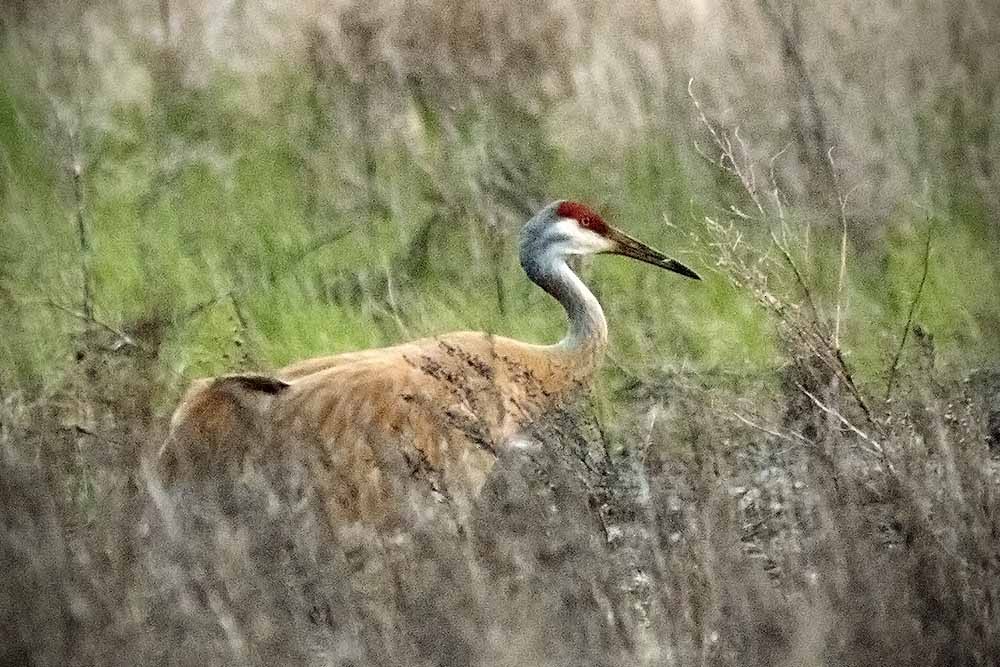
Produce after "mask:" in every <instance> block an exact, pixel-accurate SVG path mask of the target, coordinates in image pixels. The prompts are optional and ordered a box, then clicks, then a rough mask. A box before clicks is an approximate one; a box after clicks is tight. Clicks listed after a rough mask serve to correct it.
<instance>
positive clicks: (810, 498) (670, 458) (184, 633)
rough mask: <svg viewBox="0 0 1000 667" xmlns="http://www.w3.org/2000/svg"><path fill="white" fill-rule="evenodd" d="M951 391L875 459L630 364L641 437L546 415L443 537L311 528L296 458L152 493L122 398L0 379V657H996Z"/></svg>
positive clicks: (889, 429)
mask: <svg viewBox="0 0 1000 667" xmlns="http://www.w3.org/2000/svg"><path fill="white" fill-rule="evenodd" d="M101 354H102V355H103V359H104V362H105V363H104V364H101V365H100V367H102V368H105V369H108V368H115V369H116V370H117V372H118V373H119V374H118V375H116V376H114V377H110V374H111V372H110V371H106V373H107V375H106V376H102V375H101V374H98V375H96V376H93V375H92V376H91V383H92V384H91V385H90V386H91V387H92V388H95V389H96V387H98V386H100V387H103V388H104V389H106V390H108V391H113V390H114V385H119V384H120V383H121V382H122V379H123V378H127V377H133V374H134V377H133V379H137V378H138V377H139V376H140V374H141V373H142V363H141V359H139V358H135V357H133V358H130V359H128V360H125V361H122V360H121V359H120V358H119V359H118V362H119V363H120V367H115V366H113V365H112V364H111V363H110V361H111V360H114V359H115V358H116V356H117V355H120V354H121V353H120V352H104V353H101ZM109 377H110V379H107V378H109ZM901 377H903V378H904V379H905V378H907V377H909V376H906V375H903V376H901ZM102 381H107V382H114V385H101V384H100V383H101V382H102ZM95 383H96V384H95ZM908 386H910V387H912V386H913V385H908ZM970 387H971V385H970V386H968V387H966V388H965V389H964V390H963V388H962V387H957V386H954V387H945V386H934V387H933V388H932V389H928V390H927V391H926V392H924V393H923V394H921V393H920V392H913V393H911V394H910V395H911V396H913V398H912V399H910V400H908V401H905V402H902V401H901V402H899V403H898V404H897V405H895V406H894V407H893V408H892V411H891V413H889V414H887V416H886V420H885V422H884V425H885V428H884V431H883V433H882V435H881V436H880V437H881V439H880V440H879V445H880V447H881V449H882V454H881V455H879V456H873V455H872V453H871V452H869V451H868V450H867V449H866V447H865V445H866V444H867V443H865V442H864V441H863V440H861V439H860V437H859V436H858V434H857V433H855V432H854V431H852V430H851V429H849V428H847V427H845V426H844V424H843V423H841V421H840V420H838V419H831V418H827V419H820V420H818V421H817V422H816V424H815V425H814V431H813V435H812V437H811V438H810V439H808V440H806V439H805V438H804V437H803V438H802V439H799V440H797V439H796V438H795V437H794V436H791V435H789V434H790V433H797V432H799V431H796V430H795V429H794V428H793V427H792V426H787V425H786V426H783V425H781V424H780V423H777V422H778V420H779V419H780V416H781V413H782V411H783V409H784V403H785V402H786V401H788V400H789V397H787V396H782V395H777V394H775V395H772V396H771V398H770V399H767V397H766V396H765V392H763V391H761V390H758V391H757V393H756V398H755V400H754V401H753V402H752V404H748V403H747V402H746V401H740V400H737V399H736V398H735V397H734V396H733V393H732V389H725V388H723V387H722V386H721V385H719V384H718V383H715V382H711V381H708V380H705V379H698V378H691V377H679V378H674V379H673V380H672V381H666V380H661V381H652V380H650V381H648V382H646V383H644V384H643V385H642V387H641V395H639V394H638V393H637V394H636V395H634V396H633V404H634V405H636V406H639V405H647V406H649V405H659V406H661V408H665V412H663V413H662V416H663V418H661V419H654V420H651V421H649V422H648V425H649V428H648V429H644V433H642V434H633V433H624V432H623V433H613V432H612V433H608V432H606V430H605V429H604V428H601V427H599V425H595V422H594V421H593V417H591V416H588V415H590V411H589V410H588V409H583V408H581V409H580V410H578V411H575V412H567V413H565V414H559V415H553V416H552V417H551V419H549V420H547V421H545V422H543V423H542V424H539V425H538V428H537V429H536V430H535V441H536V446H526V447H523V448H520V449H516V450H511V451H509V452H506V453H504V454H502V456H501V460H500V462H499V464H498V467H497V470H496V472H495V474H494V476H493V478H492V479H491V481H490V482H489V484H488V485H487V488H486V490H485V491H484V493H483V496H482V498H481V499H480V501H479V502H478V504H477V506H476V507H475V508H474V512H473V519H472V521H471V523H470V524H469V525H468V526H467V527H466V531H465V532H464V533H462V534H461V535H460V536H456V535H455V532H454V530H453V523H452V513H451V512H450V511H449V508H448V507H446V506H445V505H443V504H441V503H440V502H436V501H433V500H430V499H428V497H426V496H423V495H419V494H418V495H410V496H408V497H407V498H406V500H405V501H404V507H403V514H404V515H405V516H406V517H408V519H407V524H406V528H405V529H404V530H402V531H400V532H392V533H386V534H379V533H375V532H372V531H371V530H369V529H367V528H365V527H364V526H361V525H353V526H335V527H331V526H330V525H328V524H327V523H326V521H325V520H324V518H323V517H324V516H325V515H324V514H323V513H322V510H321V508H320V507H319V505H318V503H317V499H316V498H315V497H313V493H312V490H311V487H310V484H309V479H308V476H307V474H306V473H305V471H304V468H302V467H301V465H299V464H298V463H296V462H294V461H287V460H286V461H276V462H272V463H268V464H265V465H261V466H259V467H257V468H255V469H252V470H246V471H244V473H243V474H242V475H241V476H240V477H239V478H236V479H218V480H200V481H198V482H197V483H190V484H180V485H178V486H176V487H173V488H164V486H163V484H162V481H161V480H160V478H159V477H158V476H157V474H156V472H155V466H153V465H151V461H150V460H149V459H148V458H147V457H146V456H145V455H143V454H142V452H143V451H146V445H147V444H148V445H155V444H157V443H156V441H155V438H156V437H157V435H156V434H155V431H153V430H150V426H149V425H148V424H147V423H143V422H142V421H141V417H140V416H136V415H142V414H143V411H142V410H138V411H136V410H135V409H134V407H133V406H131V405H130V404H129V403H127V402H125V401H124V400H122V399H121V398H120V397H119V398H118V399H116V400H113V401H105V402H103V403H101V404H97V403H95V402H93V401H92V398H91V399H87V398H86V397H83V396H82V395H80V394H79V393H78V394H77V396H78V398H79V400H78V401H76V402H70V401H68V400H65V397H63V398H62V399H60V398H59V397H57V396H53V397H50V398H49V399H47V400H44V401H41V402H38V403H34V404H31V405H25V404H22V403H21V402H20V401H19V399H18V397H17V396H8V397H7V398H6V400H5V403H4V415H3V442H2V452H3V454H2V456H3V458H2V461H0V466H2V468H3V470H2V474H0V495H2V497H0V507H2V510H0V512H2V522H0V526H2V530H3V535H2V539H0V545H2V546H0V549H2V551H0V554H2V555H0V560H2V562H3V564H4V566H5V571H6V572H8V574H9V576H7V577H6V578H5V582H4V584H3V586H2V587H0V609H3V616H2V620H0V623H2V625H3V634H4V636H5V637H8V638H10V639H9V640H8V641H7V642H5V644H4V655H3V657H4V659H5V662H8V663H12V662H17V663H22V664H24V663H29V664H39V665H45V664H119V663H121V664H134V663H135V662H136V661H139V662H143V663H152V662H155V663H169V664H274V663H275V662H283V663H289V664H343V665H350V664H354V665H357V664H413V665H424V664H484V665H487V664H488V665H493V664H511V665H514V664H539V665H560V664H562V665H579V664H609V665H611V664H621V665H632V664H640V663H641V664H664V663H666V664H685V665H686V664H712V665H747V664H760V665H774V664H788V665H792V664H838V665H839V664H858V665H864V664H897V665H905V664H913V665H917V664H920V665H927V664H941V665H946V664H947V665H957V664H982V665H986V664H991V663H992V662H994V661H995V660H996V659H997V658H998V657H1000V645H998V644H997V637H1000V620H998V618H997V616H996V613H995V604H996V598H997V595H1000V585H998V584H997V581H1000V578H998V576H997V575H998V572H997V570H998V567H1000V566H998V564H997V563H998V560H997V550H996V531H997V530H998V529H1000V524H998V522H1000V497H998V492H997V488H998V487H997V479H996V472H995V471H996V464H995V463H994V461H993V459H992V458H991V455H990V451H989V449H988V447H987V440H986V427H987V423H986V421H985V419H984V418H983V414H984V412H985V410H984V409H983V406H982V405H981V404H980V403H978V402H977V401H978V396H980V395H981V394H980V392H981V391H982V390H981V389H979V388H970ZM746 390H747V389H746V388H741V389H740V390H739V391H740V392H743V391H746ZM963 391H964V392H965V393H963ZM966 394H968V395H966ZM93 395H97V393H96V392H95V394H92V395H91V397H92V396H93ZM666 396H669V399H666V398H664V397H666ZM82 405H86V406H87V407H88V410H89V413H88V414H90V415H91V417H92V421H91V423H90V425H89V426H84V425H83V424H81V423H80V421H79V415H80V414H81V412H80V406H82ZM623 405H624V404H623ZM748 405H749V409H752V410H753V413H752V414H750V413H749V412H748ZM84 412H87V411H86V410H85V411H84ZM737 415H738V416H739V418H737ZM827 417H829V415H827ZM633 438H635V439H634V440H632V439H633ZM144 439H149V440H151V442H149V443H146V442H144ZM637 443H643V444H644V446H638V444H637ZM622 445H624V446H625V447H624V449H623V448H622Z"/></svg>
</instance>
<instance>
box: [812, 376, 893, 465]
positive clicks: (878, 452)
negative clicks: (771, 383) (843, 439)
mask: <svg viewBox="0 0 1000 667" xmlns="http://www.w3.org/2000/svg"><path fill="white" fill-rule="evenodd" d="M795 386H796V387H798V388H799V391H801V392H802V393H803V394H805V395H806V396H808V397H809V400H811V401H812V402H813V404H814V405H815V406H816V407H817V408H819V409H820V410H822V411H823V412H825V413H826V414H828V415H830V416H831V417H834V418H835V419H837V420H838V421H839V422H840V423H841V424H843V425H844V426H845V427H847V429H848V430H850V431H851V432H852V433H854V434H855V435H857V436H858V437H859V438H861V439H862V440H863V441H864V442H866V443H868V447H864V446H862V447H861V451H863V452H865V453H866V454H870V455H872V456H877V457H879V458H880V459H882V462H883V463H884V464H885V465H886V466H887V469H888V470H889V471H890V472H895V470H894V468H893V467H892V464H891V463H889V461H888V460H887V459H886V455H885V449H884V448H883V447H882V445H881V444H880V443H879V442H878V441H877V440H875V439H874V438H872V437H871V436H870V435H868V434H867V433H865V432H864V431H862V430H861V429H860V428H858V427H857V426H855V425H854V424H853V423H852V422H851V420H849V419H848V418H847V417H845V416H844V415H842V414H841V413H840V412H839V411H838V410H834V409H833V408H831V407H830V406H828V405H826V404H825V403H823V401H821V400H819V399H818V398H816V395H815V394H813V393H811V392H810V391H809V390H808V389H806V388H805V387H803V386H802V385H801V384H800V383H798V382H796V383H795Z"/></svg>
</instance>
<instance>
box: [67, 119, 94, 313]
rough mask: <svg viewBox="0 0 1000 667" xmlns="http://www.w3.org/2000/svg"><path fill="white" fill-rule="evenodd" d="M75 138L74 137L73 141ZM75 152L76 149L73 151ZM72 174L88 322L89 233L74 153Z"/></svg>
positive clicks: (90, 296) (90, 303) (80, 174)
mask: <svg viewBox="0 0 1000 667" xmlns="http://www.w3.org/2000/svg"><path fill="white" fill-rule="evenodd" d="M76 141H77V139H74V143H75V142H76ZM73 152H74V153H76V150H75V149H74V151H73ZM71 173H72V176H73V200H74V203H75V204H76V211H75V213H74V219H75V221H76V231H77V234H78V235H79V239H80V278H81V281H82V283H83V284H82V288H81V289H82V292H83V294H82V298H83V304H82V305H83V315H84V320H85V321H86V322H88V323H90V322H93V321H94V297H93V288H92V286H91V276H90V253H91V248H92V246H91V243H90V234H89V233H88V232H87V225H86V221H85V220H84V200H83V168H82V167H81V166H80V160H79V158H78V157H77V156H76V155H74V159H73V166H72V167H71Z"/></svg>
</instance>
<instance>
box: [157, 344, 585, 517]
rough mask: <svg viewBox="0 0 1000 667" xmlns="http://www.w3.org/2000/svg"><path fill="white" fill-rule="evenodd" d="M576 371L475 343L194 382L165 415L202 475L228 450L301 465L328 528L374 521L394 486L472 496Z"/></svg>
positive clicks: (575, 378) (523, 350)
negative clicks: (287, 455) (300, 459)
mask: <svg viewBox="0 0 1000 667" xmlns="http://www.w3.org/2000/svg"><path fill="white" fill-rule="evenodd" d="M583 371H587V369H581V364H580V360H579V353H576V354H575V355H570V354H569V353H566V352H564V351H562V350H561V349H560V348H559V347H556V346H540V345H531V344H527V343H521V342H518V341H514V340H511V339H508V338H502V337H495V336H489V335H486V334H482V333H475V332H458V333H453V334H447V335H444V336H438V337H433V338H425V339H421V340H417V341H413V342H410V343H405V344H402V345H397V346H394V347H388V348H382V349H377V350H367V351H362V352H353V353H345V354H341V355H335V356H331V357H322V358H316V359H310V360H306V361H303V362H299V363H296V364H293V365H291V366H289V367H287V368H284V369H281V370H279V371H278V372H277V373H275V374H274V376H273V378H270V380H271V381H270V382H265V381H264V380H262V379H257V380H253V381H251V380H250V379H248V378H259V377H260V376H228V377H223V378H217V379H214V380H208V381H200V382H201V384H196V386H195V387H194V388H192V390H191V391H190V392H189V395H188V396H187V397H186V398H185V400H184V401H183V402H182V404H181V407H179V408H178V410H177V415H176V416H175V424H174V426H173V429H172V439H173V441H174V442H173V445H172V447H174V448H178V449H181V450H187V451H184V452H183V453H182V454H181V458H182V459H184V460H188V461H195V462H196V464H195V465H194V466H192V467H193V468H195V469H197V470H202V471H204V472H206V473H209V474H212V473H213V471H218V470H219V461H220V460H224V461H227V462H229V463H232V461H233V458H234V457H235V458H240V454H238V453H237V451H236V450H240V453H241V454H242V456H244V457H245V456H254V455H255V453H274V452H276V451H277V452H280V451H293V452H294V453H295V454H296V455H300V454H303V453H304V454H306V460H307V461H308V465H309V467H310V469H311V471H312V477H313V481H314V482H315V483H316V484H317V486H318V487H319V489H318V490H319V492H320V496H321V497H322V498H323V500H324V502H325V503H326V504H327V510H328V512H329V513H330V514H331V516H333V517H336V518H337V519H348V520H354V519H366V520H371V519H373V518H374V519H378V518H379V517H384V516H387V515H389V514H391V513H392V505H393V503H395V502H397V501H399V500H400V496H399V493H398V491H399V488H400V481H401V480H402V481H404V482H405V484H404V486H412V484H414V483H416V484H417V485H418V486H423V487H425V490H427V491H428V492H431V493H433V494H436V495H438V496H451V497H452V498H454V499H458V498H469V497H471V496H473V495H475V494H476V493H477V492H478V490H479V488H481V486H482V484H483V482H484V481H485V479H486V476H487V474H488V473H489V471H490V469H491V468H492V466H493V463H494V462H495V459H496V452H497V449H498V448H499V447H502V446H503V445H504V443H505V442H506V441H507V440H508V439H509V438H510V437H511V436H512V435H514V434H515V433H517V432H518V431H519V430H520V429H522V428H524V427H525V426H526V425H527V424H528V423H529V422H530V421H531V420H533V419H535V418H537V417H538V416H539V415H541V414H542V413H543V412H545V411H546V410H547V409H549V408H551V407H553V406H554V405H555V404H557V403H558V402H559V401H562V400H565V399H566V398H568V396H569V395H571V394H572V393H573V392H574V390H575V389H576V388H577V387H579V386H580V384H581V382H582V381H583V379H584V378H585V376H586V372H583ZM254 438H257V439H258V441H259V440H266V442H264V443H263V444H257V445H254V444H253V443H252V442H250V441H252V440H253V439H254ZM241 441H242V442H241ZM289 448H291V449H290V450H289Z"/></svg>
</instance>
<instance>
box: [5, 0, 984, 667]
mask: <svg viewBox="0 0 1000 667" xmlns="http://www.w3.org/2000/svg"><path fill="white" fill-rule="evenodd" d="M998 120H1000V3H998V2H996V0H911V1H910V2H898V1H894V2H880V3H858V2H849V1H847V0H833V1H832V2H829V1H828V2H820V1H819V0H688V1H686V2H685V1H675V2H663V1H657V0H634V1H632V2H596V1H590V0H574V1H570V0H549V1H539V0H530V1H529V0H464V1H457V0H456V1H453V0H440V1H431V0H393V1H389V0H386V1H381V0H374V1H370V2H352V1H348V0H331V1H329V2H320V1H313V0H300V1H298V2H288V3H281V2H277V1H275V0H216V1H214V2H206V1H199V0H130V1H126V0H75V1H74V0H6V1H5V2H4V3H3V4H2V9H0V570H3V571H4V572H5V573H8V576H5V577H3V580H2V581H0V636H3V637H4V641H3V642H0V663H3V664H39V665H49V664H51V665H67V664H80V665H93V664H107V665H112V664H122V665H134V664H178V665H188V664H189V665H198V666H204V665H216V664H220V665H221V664H233V665H247V664H260V665H274V664H323V665H330V664H339V665H345V666H346V665H361V664H413V665H438V664H446V665H463V664H469V665H474V664H481V665H507V664H509V665H565V666H566V667H569V666H570V665H573V666H576V665H585V664H593V665H598V664H600V665H605V664H607V665H628V666H630V667H631V666H633V665H640V664H649V665H653V664H656V665H662V664H677V665H694V664H697V665H717V666H723V665H732V666H734V667H735V666H736V665H739V666H745V665H768V666H773V665H821V664H829V665H884V664H894V665H929V664H936V665H949V666H952V665H995V664H1000V613H998V611H997V610H998V609H1000V604H998V600H1000V554H998V546H997V545H998V541H997V535H1000V483H998V480H1000V465H998V458H997V447H998V446H1000V372H998V369H997V368H996V365H997V364H996V360H997V359H998V354H1000V337H998V336H997V333H996V332H997V331H998V328H1000V262H998V259H1000V225H998V220H1000V218H998V215H1000V174H998V172H997V169H998V165H1000V129H998V127H1000V123H998ZM557 198H567V199H576V200H579V201H582V202H585V203H587V204H589V205H592V206H593V207H595V208H596V209H598V210H599V211H601V212H602V213H603V214H604V215H605V216H606V217H607V219H608V220H609V222H611V223H612V224H615V225H616V226H620V227H621V228H623V229H624V230H626V231H628V232H629V233H631V234H634V235H635V236H637V237H638V238H640V239H643V240H644V241H647V242H648V243H650V244H651V245H653V246H655V247H657V248H659V249H661V250H663V251H665V252H667V253H668V254H670V255H672V256H674V257H677V258H678V259H679V260H681V261H683V262H684V263H685V264H687V265H689V266H691V267H692V268H694V269H695V270H697V271H698V272H699V273H700V274H701V275H702V276H703V277H704V280H703V281H702V282H700V283H695V282H693V281H686V280H683V279H681V278H679V277H677V276H673V275H670V274H667V273H666V272H662V271H657V270H655V269H653V268H651V267H648V266H643V265H639V264H636V263H634V262H627V261H624V260H620V259H619V258H614V257H599V258H596V259H593V260H590V261H587V262H584V263H583V265H582V266H580V267H579V270H580V272H581V274H582V275H583V277H584V279H585V280H586V281H587V282H588V284H590V285H591V286H592V287H593V288H594V291H595V292H596V293H597V295H598V297H599V298H600V299H601V301H602V303H603V304H604V307H605V310H606V311H607V315H608V319H609V323H610V336H611V349H610V353H609V355H608V359H607V361H606V363H605V366H604V368H603V370H602V371H601V373H600V374H599V377H598V378H597V380H596V386H595V388H594V390H593V391H592V392H590V394H589V396H588V397H586V398H587V400H585V401H584V402H583V405H582V406H577V408H578V409H577V411H575V412H570V413H567V414H562V413H557V414H554V415H553V416H551V418H547V419H545V420H540V423H539V424H537V425H535V428H536V430H537V432H536V433H535V436H536V439H537V440H538V441H540V442H543V443H544V444H545V445H546V446H545V447H542V448H539V450H538V451H537V452H536V451H534V450H532V451H527V450H525V451H523V452H520V453H518V452H514V453H513V454H512V453H510V452H506V453H505V454H504V455H502V456H501V460H500V461H499V462H498V464H497V466H496V468H495V470H494V475H493V476H492V478H491V480H490V482H489V483H488V485H487V489H486V490H485V491H484V493H483V495H482V497H481V498H480V499H479V501H478V502H477V503H475V507H474V508H473V510H474V511H473V512H472V515H471V516H472V518H473V521H472V523H471V524H470V525H471V526H472V528H471V529H470V533H468V534H466V535H465V536H466V537H468V539H465V540H458V539H456V537H455V534H454V532H449V531H450V527H451V526H452V524H451V523H449V522H450V521H451V518H450V515H448V512H449V511H450V508H449V506H448V504H447V503H444V502H442V503H437V502H429V503H428V502H426V498H424V502H419V501H418V499H417V497H416V496H408V495H406V494H404V493H401V494H400V500H401V502H400V506H401V507H400V512H401V514H402V515H404V516H406V517H408V521H410V523H412V524H413V525H412V526H410V525H408V530H407V531H406V532H405V533H401V534H397V535H394V536H392V539H391V540H385V539H382V536H381V535H379V534H375V533H373V532H372V531H370V530H365V529H364V528H363V527H360V528H359V527H357V526H331V525H329V524H328V523H327V521H326V518H325V514H324V513H323V511H322V508H321V503H322V498H317V497H316V491H315V490H314V489H311V488H310V485H309V483H308V478H307V476H306V475H305V473H304V472H303V470H302V468H301V466H298V464H297V463H296V461H295V460H294V457H291V458H292V459H293V460H291V461H285V462H279V463H275V464H274V466H272V467H267V466H260V467H258V468H253V467H245V468H244V469H243V470H242V471H241V474H240V475H238V476H237V475H233V476H232V478H227V477H226V476H224V475H221V476H220V475H216V476H208V477H207V478H206V479H202V480H199V481H197V482H191V483H188V484H187V485H186V486H185V485H184V484H180V485H177V486H175V487H168V486H167V485H166V484H165V482H164V480H163V479H162V478H161V477H160V475H159V473H158V472H157V470H156V462H157V459H156V457H155V452H157V451H158V450H159V448H160V445H161V444H162V443H163V436H164V432H165V430H166V423H167V419H168V416H169V414H170V411H171V409H172V408H173V406H174V405H175V404H176V402H177V400H178V397H179V396H180V394H181V392H182V391H183V390H184V388H185V387H186V386H187V385H188V384H189V383H190V381H191V380H192V379H193V378H195V377H199V376H205V375H212V374H218V373H224V372H231V371H237V370H263V371H266V370H268V369H273V368H276V367H279V366H281V365H283V364H285V363H287V362H289V361H292V360H295V359H300V358H303V357H307V356H310V355H321V354H322V355H325V354H332V353H336V352H341V351H346V350H351V349H357V348H364V347H373V346H380V345H388V344H392V343H395V342H398V341H401V340H406V339H410V338H416V337H419V336H424V335H431V334H435V333H441V332H446V331H453V330H461V329H471V330H487V331H492V332H496V333H498V334H503V335H507V336H511V337H514V338H518V339H521V340H527V341H532V342H540V343H542V342H554V341H556V340H558V339H559V338H560V337H561V336H562V335H563V333H564V327H565V322H564V317H563V314H562V312H561V311H560V309H559V307H558V305H557V304H556V303H555V302H554V301H553V300H552V299H550V298H549V297H548V296H547V295H546V294H544V293H543V292H542V291H541V290H540V289H538V288H536V287H535V286H533V285H532V284H531V283H530V282H529V281H528V280H527V279H526V278H525V277H524V275H523V272H522V271H521V268H520V267H519V266H518V262H517V239H518V232H519V230H520V227H521V225H522V224H523V223H524V222H525V221H526V220H527V219H528V217H529V216H530V215H531V214H532V213H533V212H534V211H535V210H537V208H538V207H539V206H540V205H542V204H544V203H547V202H548V201H551V200H553V199H557ZM236 444H239V445H246V446H248V447H249V446H253V445H255V444H260V443H253V442H250V443H236ZM265 444H267V445H270V444H273V443H270V442H268V443H265ZM293 444H294V443H293ZM292 449H294V448H288V450H289V451H291V450H292ZM276 451H277V450H276ZM505 457H506V458H505ZM317 507H319V509H317ZM442 527H443V529H442Z"/></svg>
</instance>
